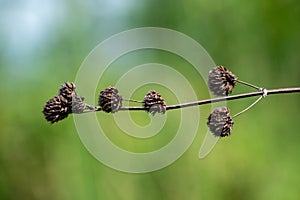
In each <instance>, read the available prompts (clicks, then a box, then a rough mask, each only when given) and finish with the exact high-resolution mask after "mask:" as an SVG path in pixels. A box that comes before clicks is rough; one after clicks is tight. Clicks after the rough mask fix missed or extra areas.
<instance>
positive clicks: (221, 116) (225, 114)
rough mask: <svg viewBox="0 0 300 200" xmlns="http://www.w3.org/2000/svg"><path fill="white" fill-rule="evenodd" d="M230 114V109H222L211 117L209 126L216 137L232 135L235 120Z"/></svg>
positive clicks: (214, 112) (217, 109) (217, 110)
mask: <svg viewBox="0 0 300 200" xmlns="http://www.w3.org/2000/svg"><path fill="white" fill-rule="evenodd" d="M229 113H230V110H229V109H228V108H226V107H220V108H216V109H215V110H214V111H213V112H212V113H211V114H210V115H209V117H208V122H207V125H208V127H209V129H210V131H211V132H212V133H213V134H214V135H215V136H218V137H225V136H229V135H230V134H231V131H232V126H233V120H232V117H230V116H229Z"/></svg>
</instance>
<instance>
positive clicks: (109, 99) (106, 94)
mask: <svg viewBox="0 0 300 200" xmlns="http://www.w3.org/2000/svg"><path fill="white" fill-rule="evenodd" d="M98 104H99V106H100V107H101V109H102V110H103V111H105V112H107V113H109V112H111V113H115V112H117V111H118V110H119V109H120V108H121V107H122V96H121V95H120V94H119V91H118V90H117V88H115V87H112V86H109V87H107V88H105V89H104V90H102V91H101V92H100V95H99V100H98Z"/></svg>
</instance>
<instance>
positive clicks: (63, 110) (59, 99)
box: [43, 95, 72, 124]
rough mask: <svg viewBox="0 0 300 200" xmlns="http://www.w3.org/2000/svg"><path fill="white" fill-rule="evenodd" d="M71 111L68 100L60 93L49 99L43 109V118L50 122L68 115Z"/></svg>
mask: <svg viewBox="0 0 300 200" xmlns="http://www.w3.org/2000/svg"><path fill="white" fill-rule="evenodd" d="M71 112H72V110H71V109H70V106H69V102H68V100H67V99H66V98H64V97H63V96H62V95H56V96H55V97H53V98H51V99H49V100H48V101H47V102H46V104H45V106H44V109H43V114H44V116H45V119H46V120H47V121H48V122H50V123H52V124H53V123H55V122H58V121H59V120H62V119H64V118H66V117H68V115H69V114H70V113H71Z"/></svg>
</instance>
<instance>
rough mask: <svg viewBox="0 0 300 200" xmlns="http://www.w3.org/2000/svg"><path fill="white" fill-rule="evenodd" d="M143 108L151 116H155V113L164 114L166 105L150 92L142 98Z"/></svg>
mask: <svg viewBox="0 0 300 200" xmlns="http://www.w3.org/2000/svg"><path fill="white" fill-rule="evenodd" d="M143 106H144V108H146V109H147V111H148V112H149V113H151V114H152V115H155V113H163V114H164V113H165V112H166V104H165V101H164V99H163V98H162V97H161V95H160V94H159V93H157V92H156V91H154V90H151V91H149V92H148V93H147V94H146V96H145V97H144V102H143Z"/></svg>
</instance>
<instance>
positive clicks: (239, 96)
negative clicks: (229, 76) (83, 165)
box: [95, 87, 300, 111]
mask: <svg viewBox="0 0 300 200" xmlns="http://www.w3.org/2000/svg"><path fill="white" fill-rule="evenodd" d="M265 92H266V93H267V94H268V95H272V94H284V93H297V92H300V87H298V88H280V89H272V90H265V91H258V92H249V93H244V94H237V95H232V96H225V97H217V98H212V99H205V100H199V101H194V102H187V103H182V104H174V105H169V106H166V110H174V109H180V108H185V107H192V106H198V105H204V104H209V103H216V102H221V101H231V100H235V99H243V98H248V97H254V96H262V95H264V94H265ZM100 110H101V108H100V107H96V109H95V111H100ZM121 110H123V111H124V110H146V109H145V108H144V107H140V106H132V107H121V108H120V109H119V111H121Z"/></svg>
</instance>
